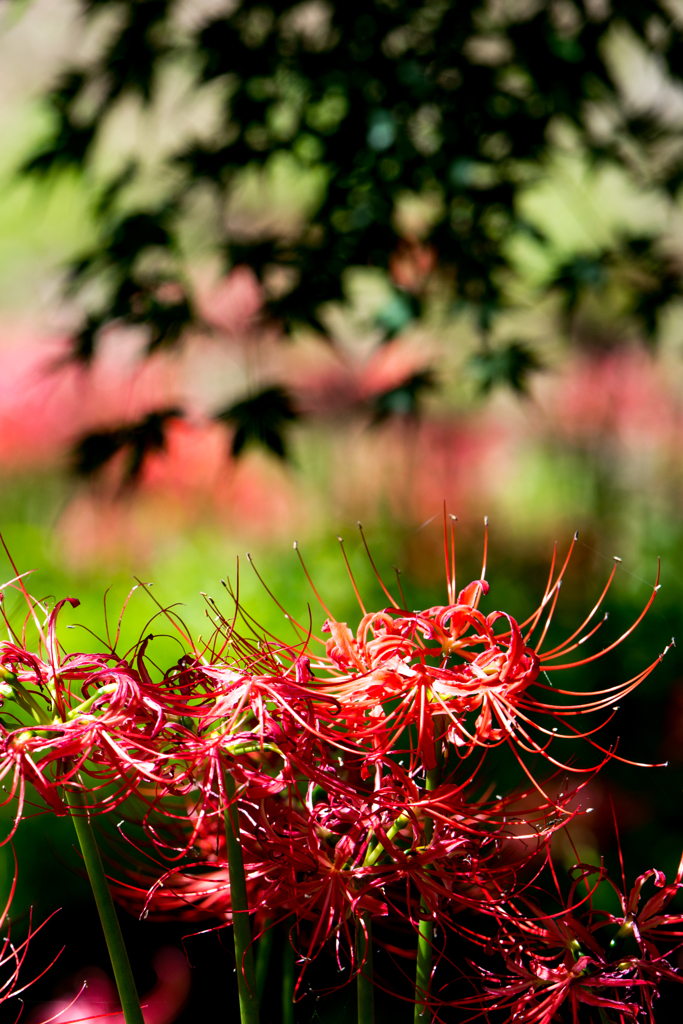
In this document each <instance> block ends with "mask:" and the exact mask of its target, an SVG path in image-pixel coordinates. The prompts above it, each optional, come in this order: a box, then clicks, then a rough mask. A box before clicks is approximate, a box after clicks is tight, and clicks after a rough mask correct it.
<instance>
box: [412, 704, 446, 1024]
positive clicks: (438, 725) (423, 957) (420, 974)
mask: <svg viewBox="0 0 683 1024" xmlns="http://www.w3.org/2000/svg"><path fill="white" fill-rule="evenodd" d="M442 728H443V725H442V722H441V716H438V717H437V718H436V719H435V721H434V731H435V732H436V734H437V737H439V733H440V732H441V729H442ZM435 748H436V768H433V769H431V770H430V771H428V772H427V773H426V775H427V779H426V789H427V792H428V793H430V792H432V790H434V789H436V788H437V786H439V785H440V783H441V772H442V768H443V749H442V743H441V739H440V737H439V738H438V739H437V742H436V743H435ZM424 835H425V845H427V844H428V843H430V842H431V841H432V836H433V835H434V822H433V821H432V819H431V818H426V819H425V823H424ZM420 913H421V914H422V915H424V916H421V917H420V923H419V925H418V934H417V964H416V967H415V1013H414V1018H413V1020H414V1024H428V1022H429V1021H430V1020H431V1014H429V1013H428V1011H427V1004H428V1002H429V988H430V985H431V981H432V952H433V948H434V922H433V920H432V919H431V918H430V917H427V916H426V915H427V914H429V913H431V911H430V908H429V907H428V906H427V903H426V901H425V899H424V898H422V899H421V900H420Z"/></svg>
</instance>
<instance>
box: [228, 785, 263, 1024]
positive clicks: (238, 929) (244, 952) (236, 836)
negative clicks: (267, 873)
mask: <svg viewBox="0 0 683 1024" xmlns="http://www.w3.org/2000/svg"><path fill="white" fill-rule="evenodd" d="M224 778H225V793H226V796H227V800H228V806H227V807H226V808H225V815H224V817H225V840H226V844H227V848H228V872H229V875H230V903H231V906H232V933H233V939H234V942H235V961H236V963H237V988H238V992H239V999H240V1020H241V1022H242V1024H259V1013H258V996H257V988H256V971H255V970H254V951H253V947H252V942H251V928H250V926H249V900H248V899H247V882H246V879H245V877H244V858H243V856H242V846H241V844H240V824H239V816H238V813H237V801H236V800H235V780H234V779H233V777H232V775H231V774H230V772H227V771H226V772H225V776H224Z"/></svg>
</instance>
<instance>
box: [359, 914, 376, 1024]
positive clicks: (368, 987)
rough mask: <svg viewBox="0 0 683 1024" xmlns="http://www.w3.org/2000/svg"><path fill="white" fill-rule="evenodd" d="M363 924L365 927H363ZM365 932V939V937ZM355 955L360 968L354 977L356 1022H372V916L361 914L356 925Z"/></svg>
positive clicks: (373, 1016) (373, 1017)
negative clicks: (356, 1009)
mask: <svg viewBox="0 0 683 1024" xmlns="http://www.w3.org/2000/svg"><path fill="white" fill-rule="evenodd" d="M363 925H365V929H363ZM366 934H367V939H366ZM356 955H357V957H358V963H359V965H362V966H361V967H360V970H359V972H358V976H357V978H356V986H357V992H358V1024H374V1020H375V986H374V984H373V980H372V975H373V971H372V918H371V917H370V915H369V914H368V913H365V914H363V915H362V918H361V921H359V922H358V924H357V925H356Z"/></svg>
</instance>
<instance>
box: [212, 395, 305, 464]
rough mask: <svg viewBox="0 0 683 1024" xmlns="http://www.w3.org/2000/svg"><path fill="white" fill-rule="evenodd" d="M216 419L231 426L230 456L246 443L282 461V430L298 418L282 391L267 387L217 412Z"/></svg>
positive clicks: (284, 451) (283, 446) (237, 453)
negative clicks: (261, 448)
mask: <svg viewBox="0 0 683 1024" xmlns="http://www.w3.org/2000/svg"><path fill="white" fill-rule="evenodd" d="M216 419H218V420H223V422H225V423H229V424H231V426H234V428H235V433H234V435H233V439H232V454H233V455H239V454H240V452H241V451H242V449H243V448H244V447H245V445H247V444H248V443H249V442H250V441H255V442H257V443H260V444H262V445H264V446H265V447H266V448H267V449H268V450H269V451H271V452H273V454H275V455H277V456H278V457H279V458H281V459H284V458H285V454H286V449H285V441H284V428H285V426H286V424H287V423H289V422H291V421H292V420H295V419H298V414H297V412H296V410H295V409H294V406H293V404H292V400H291V399H290V397H289V395H288V394H287V393H286V391H284V390H283V389H282V388H267V389H266V390H265V391H261V392H260V394H258V395H254V397H253V398H246V399H245V400H244V401H242V402H236V403H235V405H231V406H230V408H229V409H225V410H224V411H223V412H221V413H218V415H217V416H216Z"/></svg>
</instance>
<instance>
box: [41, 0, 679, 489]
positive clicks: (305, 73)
mask: <svg viewBox="0 0 683 1024" xmlns="http://www.w3.org/2000/svg"><path fill="white" fill-rule="evenodd" d="M669 6H670V5H666V4H659V3H657V2H655V0H624V2H622V3H619V5H618V7H617V8H616V10H614V11H612V9H611V8H610V6H609V4H608V3H606V2H604V0H585V2H584V4H583V5H578V4H575V3H573V2H572V0H551V2H548V0H546V2H543V0H488V2H486V3H481V2H476V0H475V2H473V0H467V2H459V3H453V2H450V3H449V2H447V0H427V2H425V3H416V2H402V0H372V2H370V3H369V4H367V5H365V7H364V9H363V12H362V13H359V11H358V10H357V9H356V8H354V7H353V6H352V5H345V4H336V5H333V4H330V3H328V2H327V0H304V2H302V3H297V4H294V5H292V4H290V3H279V2H276V3H270V4H267V3H262V2H259V0H244V2H242V3H239V4H236V5H235V4H224V5H218V6H217V5H207V6H206V8H205V10H204V13H202V11H203V8H202V6H201V5H199V6H196V5H191V4H185V5H183V4H177V3H171V2H170V0H146V2H145V3H138V2H135V0H124V2H122V3H117V4H112V3H111V2H109V3H108V2H107V0H90V2H88V3H86V5H85V13H84V17H85V18H86V19H87V20H88V21H89V22H90V23H91V27H92V28H93V31H95V30H96V29H98V27H99V29H101V35H102V37H103V38H104V39H105V40H106V41H105V43H104V44H103V45H101V46H100V50H99V54H98V56H97V57H94V58H93V57H92V54H91V55H90V56H89V57H88V59H87V60H84V61H82V62H81V63H80V65H74V67H73V68H72V70H71V72H70V73H69V74H68V75H67V76H66V77H65V78H63V80H62V81H61V82H60V83H59V85H58V86H57V87H56V88H55V89H54V90H53V92H52V93H51V94H50V96H49V102H50V105H51V108H52V111H53V130H52V134H51V138H50V139H49V141H48V142H47V144H46V145H45V146H44V148H43V149H42V150H41V151H40V152H38V153H36V154H35V156H34V157H33V158H32V159H31V160H30V162H29V163H28V165H27V170H28V171H30V172H31V173H45V172H47V171H49V170H51V169H53V168H55V167H57V166H64V165H75V166H76V167H78V168H80V169H82V170H84V171H85V172H86V174H90V176H91V177H90V180H91V183H92V187H93V194H94V196H95V200H94V204H95V210H96V215H97V222H98V225H99V228H98V238H97V241H96V243H95V244H94V246H93V247H92V248H91V249H90V250H89V251H88V252H86V253H85V254H84V255H83V256H82V258H80V259H78V260H77V261H76V262H74V263H73V265H72V267H71V273H70V287H71V289H73V291H75V292H77V293H79V294H80V295H81V296H82V297H83V322H82V327H81V330H80V331H79V333H78V334H77V337H75V339H74V347H73V351H74V356H75V357H77V358H79V359H82V360H86V361H87V360H89V359H90V358H91V357H92V355H93V352H94V350H95V346H96V342H97V338H98V335H99V333H100V332H101V331H102V329H103V328H105V327H106V326H107V325H109V324H111V323H112V322H114V323H119V324H128V325H138V326H139V325H143V327H144V330H145V332H146V337H147V345H148V350H149V351H150V352H151V351H153V350H154V349H156V348H158V347H160V346H173V345H176V344H177V343H178V341H179V340H180V339H181V338H182V337H183V334H184V333H185V332H186V331H187V329H189V328H190V327H191V326H192V325H193V324H194V325H197V323H198V322H199V321H201V316H200V314H199V313H198V310H197V304H196V301H195V295H194V292H193V284H192V275H191V273H190V269H189V265H190V263H191V259H192V258H191V255H190V254H188V251H187V247H186V245H185V244H184V241H183V239H184V237H185V234H186V230H185V229H186V225H187V222H188V218H189V219H190V220H191V217H192V213H191V211H192V209H193V208H194V207H193V204H196V202H198V201H199V200H198V197H202V201H203V200H205V199H207V197H208V202H209V203H210V205H211V208H212V210H213V211H214V216H213V219H212V229H213V233H214V237H213V242H214V245H215V249H216V251H217V252H218V253H220V256H221V259H222V261H223V265H224V267H225V268H226V269H228V268H229V267H230V266H234V265H236V264H246V265H248V266H249V267H251V268H253V270H254V272H255V273H256V275H257V276H258V278H259V280H260V281H261V282H262V283H263V285H264V289H265V295H266V300H267V301H266V307H265V312H264V315H265V317H266V318H270V319H271V320H273V321H275V322H277V323H278V324H280V325H281V326H282V328H283V329H284V332H285V333H287V332H291V331H292V330H294V329H296V328H297V325H301V324H305V325H308V326H309V327H312V328H313V329H315V330H316V331H318V332H320V333H321V335H323V336H325V335H326V333H327V331H326V328H325V324H324V318H323V319H321V310H322V309H323V308H324V306H325V304H326V303H329V302H331V301H334V300H339V299H341V298H342V295H343V289H342V275H343V273H344V271H345V270H346V269H347V268H349V267H353V266H363V267H368V266H369V267H373V268H378V269H379V270H380V271H383V272H385V273H386V274H387V276H388V278H390V279H391V280H392V288H393V292H394V298H393V299H392V301H391V302H390V303H389V304H388V305H387V308H386V310H384V311H382V312H380V314H378V319H377V323H378V327H381V329H382V330H383V332H384V334H385V337H386V339H387V342H389V341H390V339H391V338H393V337H395V336H396V334H398V333H400V332H401V331H402V330H403V329H405V328H406V327H407V326H409V325H410V324H411V323H412V322H413V321H414V320H415V319H416V318H419V317H420V316H421V314H422V313H423V312H424V305H425V302H427V301H428V298H429V296H428V291H429V290H428V289H427V288H426V287H425V280H424V276H425V275H424V274H422V275H421V273H420V271H419V267H418V266H417V264H418V263H419V260H420V259H423V260H424V259H425V258H426V259H427V262H428V263H429V260H430V259H431V260H433V261H435V262H436V264H437V269H436V271H435V272H436V273H438V274H439V275H440V277H441V280H442V282H445V283H446V285H447V288H448V292H449V303H450V312H451V314H452V315H454V316H455V315H457V314H458V313H459V312H462V311H463V310H467V311H469V313H470V315H471V316H473V317H474V319H475V320H476V323H477V324H478V327H479V331H480V335H481V344H482V348H481V352H480V354H479V355H478V356H476V357H475V359H474V360H473V361H472V363H471V372H472V374H473V377H474V378H475V379H476V380H477V381H478V383H479V384H480V386H481V388H482V390H483V391H484V392H487V391H490V390H491V388H493V387H494V386H495V385H498V384H501V383H507V384H509V385H510V386H511V387H513V388H514V389H516V390H524V389H525V387H526V382H527V378H528V376H529V374H531V373H532V372H533V371H534V370H535V369H536V368H537V367H538V366H541V365H542V364H543V361H544V360H543V352H542V351H538V350H537V348H538V346H537V347H536V350H534V347H533V345H532V344H531V343H530V340H529V339H526V338H524V337H521V338H516V339H514V340H512V341H509V342H507V343H506V344H504V345H503V346H502V347H500V345H499V346H498V347H497V348H494V349H493V350H492V349H491V347H490V344H489V341H490V338H489V336H490V332H491V328H492V325H493V324H494V322H495V320H496V317H497V316H498V315H499V314H500V313H501V312H503V311H505V310H509V309H510V307H511V306H514V304H515V301H516V300H515V287H514V279H515V275H516V268H515V265H514V261H513V260H512V259H511V256H510V252H511V249H510V242H511V240H512V239H514V238H519V237H520V236H524V235H526V236H527V237H533V238H534V240H535V242H536V243H537V244H538V245H540V246H541V247H542V248H543V247H544V246H546V247H548V248H549V247H550V245H549V240H548V239H547V238H546V237H544V235H543V234H542V233H541V232H539V230H538V227H537V226H534V225H533V224H532V223H531V222H530V221H528V220H527V219H526V218H525V217H524V216H523V214H522V212H521V211H520V203H519V196H520V194H521V190H523V189H525V188H527V187H528V186H529V184H530V183H532V182H534V181H539V180H541V179H542V177H543V175H544V174H545V173H546V172H547V163H548V154H549V151H550V148H551V147H552V145H553V135H554V134H555V135H556V134H557V132H558V131H561V132H565V134H566V133H567V132H568V131H569V133H570V134H571V137H572V139H573V140H574V143H575V145H577V146H579V147H580V148H581V149H582V151H583V152H584V153H585V154H586V155H587V157H588V159H589V160H591V161H593V162H601V163H611V164H614V165H616V166H618V167H619V168H621V169H622V170H623V171H624V172H625V173H626V174H628V175H630V176H631V177H632V178H633V179H634V180H635V181H636V182H637V183H639V184H641V185H642V184H647V186H648V187H650V188H651V187H655V188H657V189H658V190H659V191H660V192H661V193H662V194H664V195H668V196H669V197H671V198H672V199H673V197H675V196H676V194H677V192H678V189H679V187H680V184H681V180H682V179H681V174H682V173H683V162H682V160H681V141H680V126H679V124H678V121H677V118H676V116H675V111H674V113H673V114H672V109H673V108H675V106H676V103H675V100H671V101H670V102H668V105H667V102H663V101H662V100H661V95H664V94H667V95H668V94H671V95H672V96H673V95H674V94H676V89H677V88H679V87H680V84H681V83H680V75H679V70H680V68H681V67H683V61H682V57H683V39H682V37H681V33H680V25H679V23H678V21H677V15H676V13H675V11H674V10H673V8H672V9H671V10H670V9H669ZM102 26H104V28H102ZM617 36H619V37H620V38H622V39H624V38H628V39H630V40H631V42H632V43H633V42H635V45H636V47H637V48H638V47H639V48H640V52H641V53H642V54H643V55H644V59H647V60H649V61H650V63H651V64H652V69H651V70H652V74H654V75H655V77H657V76H658V80H659V81H660V83H663V84H662V88H661V89H660V94H661V95H659V96H658V95H657V94H656V91H655V92H653V95H652V99H651V101H646V102H642V103H640V104H639V105H638V104H637V103H634V101H633V98H631V99H629V98H628V97H627V96H625V95H624V93H623V90H622V89H620V88H619V87H618V85H617V84H615V82H616V80H615V76H614V74H613V67H612V65H613V64H614V61H613V59H612V58H611V57H610V54H611V52H612V50H613V49H614V46H613V41H614V39H615V38H616V37H617ZM169 67H183V68H184V69H185V70H186V73H187V75H188V76H189V81H190V83H191V85H190V88H191V89H194V90H196V91H200V90H202V89H204V90H206V89H207V88H211V89H213V90H214V93H213V95H214V98H216V97H217V98H218V99H217V107H216V109H215V111H214V113H215V118H214V123H213V127H212V128H211V130H207V131H204V132H199V131H198V132H195V133H194V134H191V137H189V138H182V137H179V139H178V140H177V142H176V143H175V144H174V145H170V146H169V147H168V148H167V152H166V153H165V155H164V156H163V158H160V160H159V161H157V163H156V164H154V166H153V167H152V169H150V167H151V165H150V155H149V153H146V152H145V145H144V140H143V141H142V144H141V146H140V147H139V151H135V149H134V148H133V149H130V147H128V149H127V150H126V152H128V151H129V150H130V153H129V157H127V158H126V159H125V161H123V164H121V163H120V162H119V165H117V167H116V169H115V170H111V169H110V173H108V174H107V173H105V174H102V173H99V174H97V173H95V171H94V170H93V168H94V167H95V165H96V164H97V159H96V157H97V153H98V147H99V146H100V144H101V140H102V136H103V133H106V130H108V127H109V126H110V123H111V120H112V118H113V117H114V116H115V114H116V112H117V110H119V109H120V108H121V106H122V105H125V104H126V103H129V102H131V100H134V101H135V102H136V103H138V104H139V105H140V106H141V108H142V109H148V110H151V109H152V108H153V107H154V106H155V104H158V102H159V93H160V90H162V83H163V80H164V76H165V75H166V73H167V71H168V69H169ZM667 90H668V93H667ZM166 127H167V128H168V129H169V130H170V129H171V128H172V125H171V126H168V125H167V126H166ZM151 145H152V142H151V141H150V146H151ZM283 153H285V154H287V155H288V156H289V157H290V158H291V159H293V161H294V166H295V167H297V168H298V171H299V174H300V175H301V176H302V177H304V176H305V175H306V174H308V173H310V171H311V170H312V169H315V170H317V171H321V172H322V173H321V174H320V175H318V177H317V178H316V181H317V183H318V188H317V192H318V193H319V194H314V193H315V192H316V190H315V189H313V190H312V191H311V189H309V192H311V195H310V196H309V200H310V202H309V207H308V209H307V211H306V212H305V214H304V215H301V216H295V217H294V218H293V219H292V221H291V223H288V224H287V225H283V224H282V223H278V222H276V221H273V220H270V221H269V220H268V218H265V219H263V218H262V219H261V221H259V219H258V217H257V218H255V222H254V223H252V224H245V223H243V222H239V219H238V220H237V221H235V219H234V218H233V219H232V220H231V218H230V217H229V216H228V215H227V214H226V209H227V207H228V205H229V202H230V198H231V196H232V194H233V192H234V190H235V187H236V183H237V182H238V181H239V178H240V174H241V173H242V172H243V171H244V169H245V168H252V169H253V168H264V167H267V166H272V165H273V162H274V161H277V159H278V158H279V157H281V156H282V154H283ZM152 163H154V161H152ZM406 194H413V195H419V196H421V197H423V198H426V199H428V200H429V202H430V203H431V209H432V213H431V215H430V217H429V218H427V220H426V221H425V222H424V223H422V224H421V225H418V226H417V227H415V226H413V227H411V226H410V225H408V226H407V225H406V222H405V218H402V217H401V202H402V200H403V198H404V197H405V196H406ZM393 259H397V260H402V261H403V267H402V271H401V272H396V269H395V266H394V267H393V268H392V260H393ZM411 261H412V262H411ZM551 262H552V261H551ZM411 268H412V271H413V273H412V276H411ZM610 281H616V282H617V283H618V286H619V287H620V288H621V291H622V293H623V294H624V295H625V299H624V300H623V302H622V307H623V308H622V311H621V312H622V313H625V322H626V321H627V322H628V323H629V324H630V330H631V331H637V332H638V333H640V335H641V336H642V337H645V338H646V339H655V338H656V335H657V330H658V326H659V320H660V313H661V311H662V309H663V308H664V307H666V306H667V304H669V303H671V302H672V300H674V299H675V298H676V297H678V296H679V295H680V294H681V279H680V274H679V271H678V268H677V266H676V264H675V260H674V259H673V258H672V256H671V254H670V253H668V252H667V250H666V248H665V246H664V245H663V244H662V238H661V237H660V235H659V233H658V230H657V228H654V227H653V230H652V233H651V234H645V235H639V236H638V237H627V236H626V235H624V237H621V238H618V239H615V241H614V244H613V245H611V246H608V247H605V248H604V249H602V250H600V251H598V252H595V251H590V252H586V253H583V254H582V253H579V254H578V255H577V256H576V257H575V258H573V259H571V260H569V261H568V262H566V263H565V264H564V265H562V266H560V267H559V268H558V269H557V272H556V273H551V275H550V276H549V277H548V278H547V279H546V281H545V282H544V287H545V289H546V290H548V291H551V292H554V293H556V294H557V295H558V296H559V299H560V306H561V307H562V309H563V311H564V321H565V325H566V326H567V327H569V328H571V324H572V319H573V317H574V316H575V315H576V313H577V310H578V308H579V307H580V304H581V301H582V299H583V298H584V297H585V296H586V295H587V294H590V293H593V294H595V293H600V292H601V290H603V291H604V289H605V287H606V284H608V283H609V282H610ZM431 383H432V379H431V377H430V376H429V375H428V374H423V375H421V376H419V377H415V378H414V379H412V380H411V381H407V382H406V384H405V385H404V386H403V387H402V388H400V389H399V391H400V394H399V393H398V391H397V389H396V387H393V388H392V389H391V391H390V392H388V393H387V395H386V396H382V395H380V396H378V397H377V399H376V402H375V405H376V409H375V412H376V416H377V418H378V419H384V418H386V417H388V416H391V415H395V414H397V413H398V414H401V415H405V414H406V412H407V413H412V414H414V413H415V412H417V411H418V409H419V406H420V403H421V400H422V398H423V397H424V395H425V393H426V391H427V390H428V389H429V387H430V386H431ZM167 415H168V411H167V410H158V418H157V420H155V423H154V429H149V421H148V420H146V421H145V423H140V424H133V425H128V426H127V428H126V430H118V431H112V432H111V433H109V434H102V433H100V434H97V435H93V436H92V437H90V438H89V439H88V440H87V441H85V442H84V444H83V445H82V446H81V448H80V449H79V452H78V459H77V464H78V468H79V469H80V470H81V471H83V472H93V471H95V470H97V468H98V467H99V466H101V465H103V464H104V463H105V462H107V461H108V459H109V458H110V457H111V456H112V454H113V453H115V452H116V451H118V450H120V449H121V448H125V447H128V448H129V449H130V450H132V452H133V454H132V456H131V460H130V462H131V475H133V476H134V475H135V473H136V472H137V468H139V464H140V460H141V459H142V458H144V456H145V454H146V452H147V450H154V449H156V448H158V447H159V443H160V441H161V442H163V423H164V419H165V417H167ZM299 415H300V413H299V411H298V410H297V409H296V406H295V403H293V402H292V401H291V400H290V399H289V398H288V396H287V395H286V394H284V393H283V392H282V390H281V389H280V388H276V387H273V386H272V385H269V386H266V387H265V388H261V390H259V388H258V387H255V388H254V389H253V390H252V391H251V392H250V393H247V394H245V395H244V396H243V397H242V398H241V400H240V401H239V402H238V403H236V404H235V403H233V405H231V407H230V408H228V409H225V410H219V411H218V412H217V416H218V417H219V418H221V419H223V420H226V421H228V422H232V423H233V424H236V425H237V426H236V429H237V435H236V439H235V443H234V445H233V449H234V453H235V454H238V453H239V451H240V450H241V449H242V447H243V445H244V444H245V443H246V441H247V440H249V439H253V440H256V441H257V442H259V441H260V442H261V443H263V444H265V445H266V447H267V448H269V449H270V450H271V451H272V452H274V453H275V454H277V455H281V456H282V455H284V454H285V451H286V445H285V440H284V434H285V431H286V429H287V425H288V424H289V423H290V422H291V421H292V420H293V419H295V418H296V417H297V416H299ZM157 427H158V429H157ZM131 430H132V431H133V433H132V434H131Z"/></svg>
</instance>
